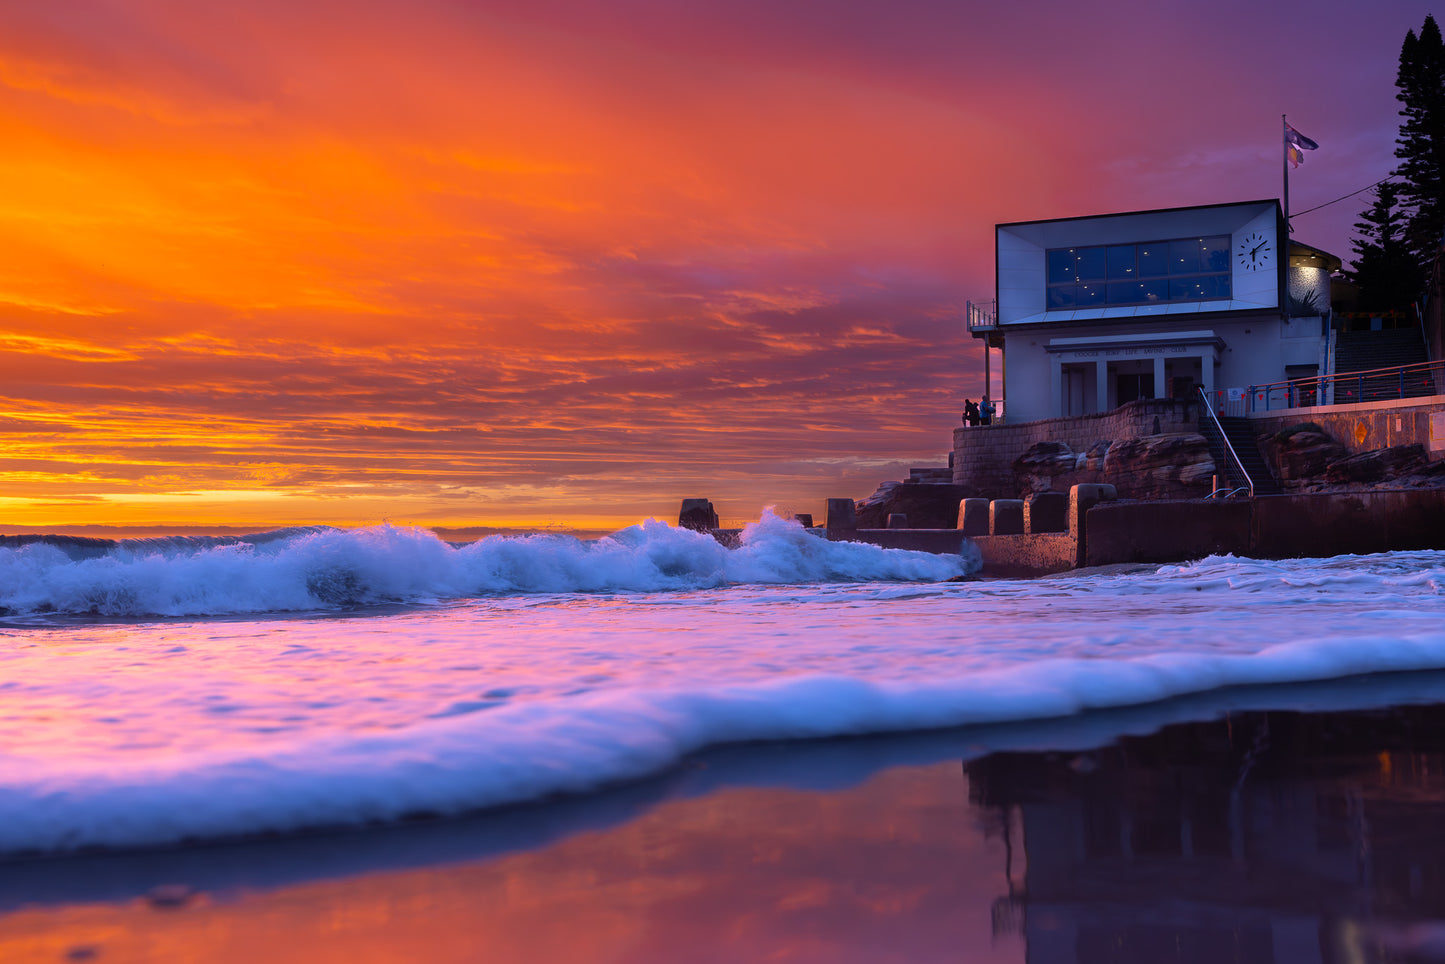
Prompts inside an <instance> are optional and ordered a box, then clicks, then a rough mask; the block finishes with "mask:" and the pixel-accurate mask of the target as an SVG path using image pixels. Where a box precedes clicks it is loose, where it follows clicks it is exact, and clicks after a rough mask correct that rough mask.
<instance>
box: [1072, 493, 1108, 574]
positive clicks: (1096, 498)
mask: <svg viewBox="0 0 1445 964" xmlns="http://www.w3.org/2000/svg"><path fill="white" fill-rule="evenodd" d="M1118 497H1119V496H1118V493H1117V492H1116V491H1115V489H1114V487H1113V486H1112V485H1101V484H1098V483H1092V482H1090V483H1081V484H1079V485H1076V486H1074V487H1073V488H1071V489H1069V533H1070V534H1071V535H1073V537H1074V543H1075V545H1076V546H1077V549H1078V557H1077V558H1078V561H1077V563H1076V565H1080V566H1083V565H1087V564H1088V563H1087V562H1086V561H1085V560H1087V559H1088V538H1089V534H1088V531H1087V527H1086V526H1085V525H1084V517H1085V516H1087V515H1088V514H1089V510H1090V509H1092V508H1093V507H1094V506H1096V505H1098V504H1099V503H1100V502H1113V501H1114V500H1115V499H1117V498H1118Z"/></svg>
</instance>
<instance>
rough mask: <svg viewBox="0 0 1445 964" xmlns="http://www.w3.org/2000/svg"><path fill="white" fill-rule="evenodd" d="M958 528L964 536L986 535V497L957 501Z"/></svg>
mask: <svg viewBox="0 0 1445 964" xmlns="http://www.w3.org/2000/svg"><path fill="white" fill-rule="evenodd" d="M958 528H960V529H962V530H963V534H964V535H966V536H986V535H988V499H964V500H963V501H961V502H959V503H958Z"/></svg>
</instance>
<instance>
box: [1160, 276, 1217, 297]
mask: <svg viewBox="0 0 1445 964" xmlns="http://www.w3.org/2000/svg"><path fill="white" fill-rule="evenodd" d="M1211 280H1213V279H1211V278H1208V277H1202V278H1170V279H1169V300H1170V301H1203V300H1204V299H1205V298H1207V297H1210V296H1209V295H1206V294H1205V293H1204V291H1205V288H1204V283H1205V282H1206V281H1211Z"/></svg>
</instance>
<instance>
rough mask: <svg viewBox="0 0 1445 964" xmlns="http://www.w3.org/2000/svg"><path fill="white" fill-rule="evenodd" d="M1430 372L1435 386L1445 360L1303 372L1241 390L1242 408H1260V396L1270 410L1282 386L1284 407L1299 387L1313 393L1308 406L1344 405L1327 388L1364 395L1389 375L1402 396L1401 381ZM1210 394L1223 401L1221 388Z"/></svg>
mask: <svg viewBox="0 0 1445 964" xmlns="http://www.w3.org/2000/svg"><path fill="white" fill-rule="evenodd" d="M1432 374H1433V375H1435V376H1436V378H1435V379H1434V380H1435V382H1436V384H1437V386H1438V384H1439V376H1440V375H1445V361H1427V362H1412V363H1411V364H1409V365H1389V366H1386V367H1385V368H1369V369H1365V370H1364V371H1358V372H1333V373H1330V374H1327V375H1306V376H1304V377H1302V378H1287V379H1284V380H1282V381H1277V382H1266V383H1265V384H1262V385H1250V386H1249V387H1248V388H1247V389H1245V390H1244V391H1245V395H1244V403H1245V406H1244V409H1243V411H1244V412H1254V411H1260V410H1261V409H1258V408H1256V407H1255V403H1256V400H1257V399H1263V403H1264V404H1263V409H1262V410H1263V411H1270V410H1272V407H1273V406H1272V399H1273V397H1274V395H1275V393H1276V392H1279V391H1280V390H1281V389H1283V391H1284V393H1285V403H1284V406H1283V407H1284V408H1293V407H1294V405H1293V404H1291V402H1292V399H1293V398H1294V394H1295V391H1296V388H1298V390H1299V392H1300V394H1304V393H1305V392H1306V391H1311V390H1312V391H1313V392H1314V393H1315V399H1316V401H1315V405H1314V406H1311V407H1321V406H1326V407H1327V406H1328V405H1330V404H1333V405H1342V404H1347V403H1345V402H1341V401H1339V400H1338V392H1337V391H1336V392H1330V391H1329V389H1332V388H1337V387H1341V386H1343V387H1346V388H1349V387H1354V388H1355V389H1356V390H1357V391H1358V392H1359V393H1360V394H1361V395H1363V394H1364V390H1365V387H1366V384H1367V383H1368V384H1369V385H1371V386H1372V387H1378V386H1379V385H1380V384H1381V381H1382V380H1383V379H1384V378H1387V377H1389V376H1394V377H1395V378H1396V379H1398V381H1399V383H1400V384H1399V387H1398V389H1397V393H1396V396H1395V397H1399V398H1403V397H1404V382H1405V379H1406V377H1407V376H1415V375H1432ZM1210 394H1212V395H1214V396H1215V397H1217V398H1218V399H1219V400H1220V402H1221V403H1222V402H1223V400H1224V390H1223V389H1216V390H1215V391H1214V392H1212V393H1210ZM1327 395H1329V396H1330V398H1331V401H1330V402H1329V403H1326V402H1325V401H1324V399H1325V397H1326V396H1327ZM1207 400H1208V395H1206V401H1207Z"/></svg>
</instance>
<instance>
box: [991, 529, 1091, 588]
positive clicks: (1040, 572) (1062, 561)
mask: <svg viewBox="0 0 1445 964" xmlns="http://www.w3.org/2000/svg"><path fill="white" fill-rule="evenodd" d="M1091 521H1092V520H1091ZM968 541H969V542H972V543H973V544H974V546H975V548H977V549H978V551H979V555H980V556H981V558H982V560H983V567H982V568H981V569H980V570H979V573H980V574H982V575H985V576H1044V575H1048V574H1049V573H1052V572H1068V571H1069V570H1070V569H1073V568H1074V559H1075V553H1076V552H1077V547H1076V546H1075V544H1074V537H1073V536H1071V535H1069V534H1068V533H1039V534H1030V535H1011V536H977V537H974V538H971V539H969V540H968Z"/></svg>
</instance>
